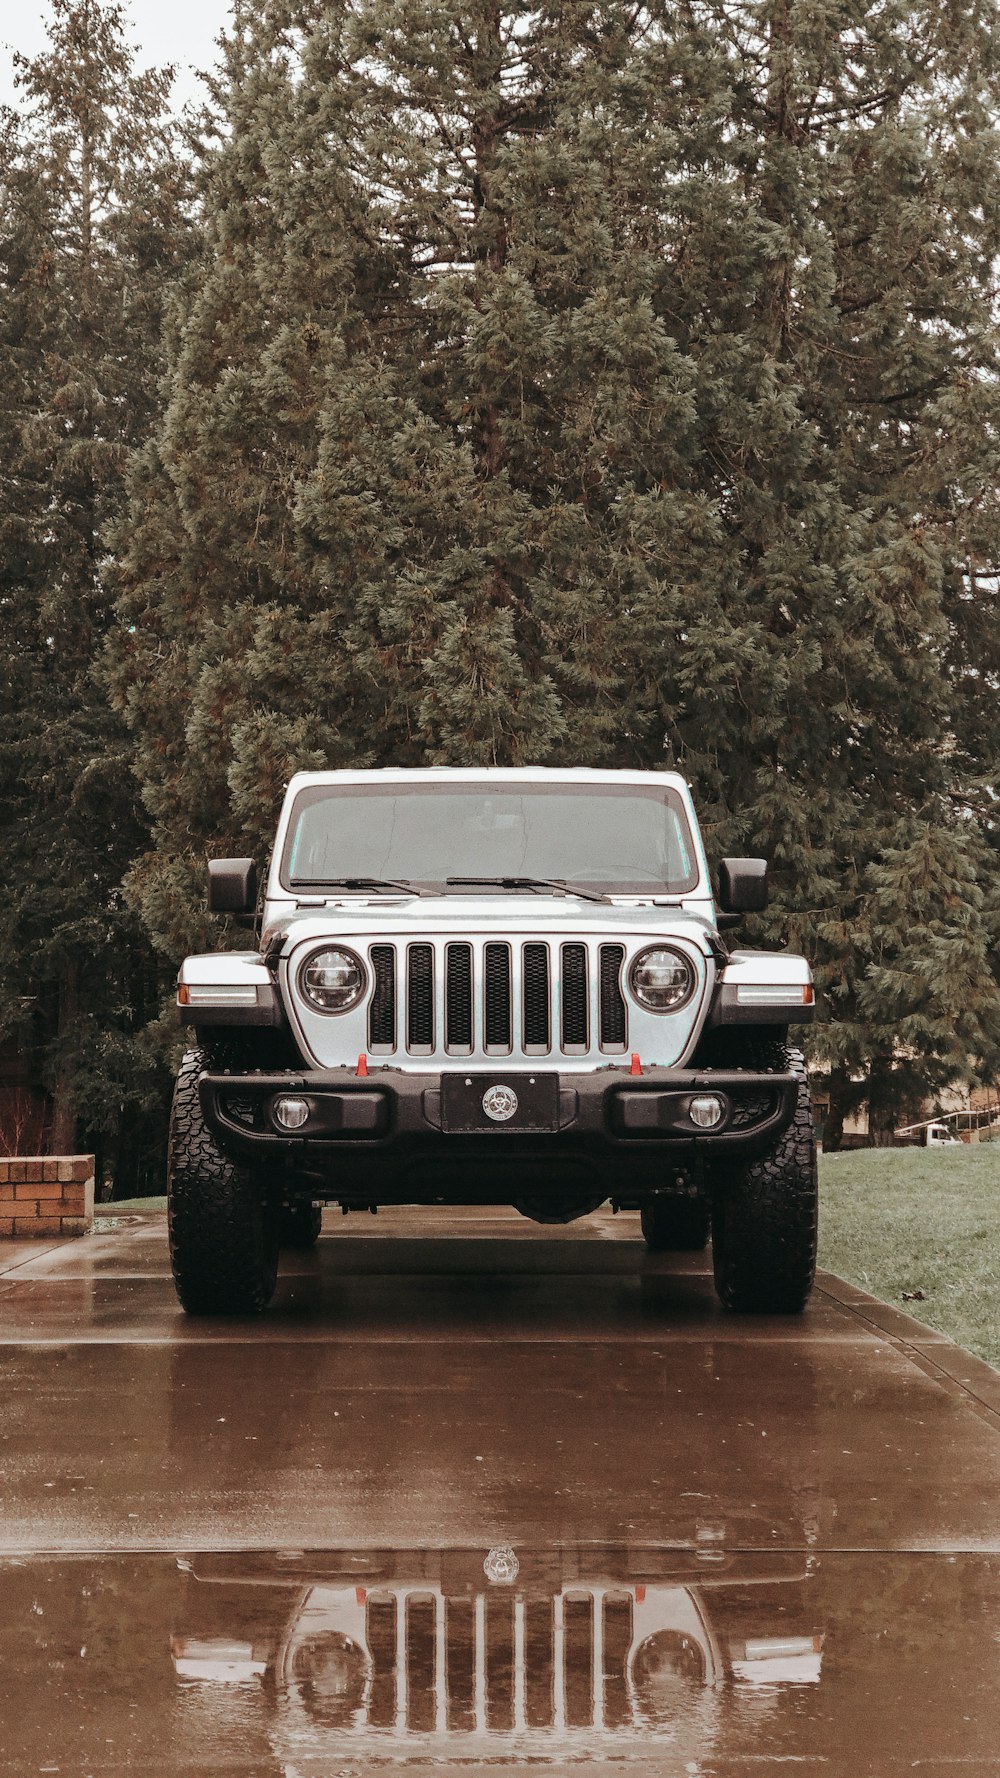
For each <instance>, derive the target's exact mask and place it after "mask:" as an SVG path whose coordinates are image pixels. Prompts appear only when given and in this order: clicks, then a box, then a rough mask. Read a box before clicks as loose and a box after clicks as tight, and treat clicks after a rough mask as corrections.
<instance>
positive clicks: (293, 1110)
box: [271, 1099, 309, 1130]
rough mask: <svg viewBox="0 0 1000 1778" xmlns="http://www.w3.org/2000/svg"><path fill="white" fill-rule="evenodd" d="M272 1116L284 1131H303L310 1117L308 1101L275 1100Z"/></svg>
mask: <svg viewBox="0 0 1000 1778" xmlns="http://www.w3.org/2000/svg"><path fill="white" fill-rule="evenodd" d="M271 1116H272V1117H273V1118H274V1121H275V1123H276V1124H280V1125H281V1127H282V1129H283V1130H301V1128H302V1125H303V1124H304V1123H305V1121H306V1119H307V1117H308V1116H309V1101H308V1099H275V1101H274V1104H273V1106H272V1107H271Z"/></svg>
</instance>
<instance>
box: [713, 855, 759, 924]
mask: <svg viewBox="0 0 1000 1778" xmlns="http://www.w3.org/2000/svg"><path fill="white" fill-rule="evenodd" d="M719 906H720V908H721V909H722V911H723V913H726V914H759V913H760V912H761V910H762V909H763V908H766V906H767V859H766V858H723V860H722V862H721V863H720V865H719Z"/></svg>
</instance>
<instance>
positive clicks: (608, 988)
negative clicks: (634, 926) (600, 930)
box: [600, 945, 627, 1050]
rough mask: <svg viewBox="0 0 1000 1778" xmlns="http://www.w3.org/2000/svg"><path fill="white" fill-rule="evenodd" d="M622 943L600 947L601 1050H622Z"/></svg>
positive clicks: (623, 1038) (623, 1046) (624, 1025)
mask: <svg viewBox="0 0 1000 1778" xmlns="http://www.w3.org/2000/svg"><path fill="white" fill-rule="evenodd" d="M624 959H625V946H624V945H602V946H601V949H600V983H601V985H600V1008H601V1048H602V1050H624V1048H625V1036H626V1031H627V1024H626V1016H625V997H624V995H623V994H622V990H621V972H622V963H623V962H624Z"/></svg>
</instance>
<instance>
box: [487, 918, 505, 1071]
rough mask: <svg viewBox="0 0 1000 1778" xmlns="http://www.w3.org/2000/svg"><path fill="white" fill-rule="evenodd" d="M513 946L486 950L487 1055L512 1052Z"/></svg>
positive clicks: (495, 946) (494, 946)
mask: <svg viewBox="0 0 1000 1778" xmlns="http://www.w3.org/2000/svg"><path fill="white" fill-rule="evenodd" d="M510 1013H511V998H510V946H509V945H487V946H486V947H485V949H484V952H483V1044H484V1047H485V1049H486V1051H487V1054H488V1055H498V1054H500V1055H509V1054H510V1045H511V1018H510Z"/></svg>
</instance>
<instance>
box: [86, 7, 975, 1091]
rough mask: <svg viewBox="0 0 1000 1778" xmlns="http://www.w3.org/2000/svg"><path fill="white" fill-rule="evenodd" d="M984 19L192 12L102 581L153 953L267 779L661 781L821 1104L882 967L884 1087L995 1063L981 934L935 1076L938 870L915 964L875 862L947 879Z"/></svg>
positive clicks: (248, 834)
mask: <svg viewBox="0 0 1000 1778" xmlns="http://www.w3.org/2000/svg"><path fill="white" fill-rule="evenodd" d="M997 26H998V20H997V14H996V9H995V7H993V6H992V5H986V4H979V3H978V0H972V3H971V4H970V5H969V6H968V7H966V8H964V9H960V10H955V9H954V8H947V7H944V6H942V5H940V4H938V3H937V0H928V3H927V4H923V3H921V4H918V5H916V6H914V5H907V6H903V5H902V3H901V0H889V3H888V4H887V5H886V6H884V7H880V8H878V9H875V10H872V9H860V8H857V7H855V6H851V5H848V4H846V3H845V0H839V3H837V4H834V3H833V0H820V3H819V4H815V5H811V6H809V7H808V8H807V7H804V6H802V5H801V4H798V3H796V0H760V3H759V4H753V5H747V6H730V5H727V4H719V3H713V0H693V3H691V4H688V5H686V6H684V7H680V8H678V7H669V8H668V7H666V6H661V5H653V6H651V7H648V8H644V9H641V10H637V9H635V8H633V7H629V6H624V5H616V4H598V5H584V4H579V5H576V4H574V5H569V6H567V5H561V6H559V7H557V8H551V9H542V10H540V11H539V10H537V9H535V10H532V9H527V8H525V9H520V8H506V9H505V8H502V7H500V6H498V5H494V4H491V3H487V0H478V3H473V4H468V3H465V0H441V3H440V4H435V5H434V6H429V5H424V6H421V5H413V4H412V3H409V0H407V4H403V0H356V3H355V4H353V5H351V4H347V0H336V3H333V0H331V3H329V4H327V3H324V0H307V3H305V4H287V3H286V0H281V3H279V0H267V3H265V4H264V5H263V6H260V7H258V8H257V9H256V10H255V11H254V13H253V14H251V13H250V12H249V10H248V9H244V8H242V7H241V8H239V9H238V11H237V18H236V26H235V29H234V33H233V35H232V38H231V40H230V42H229V45H228V49H227V57H226V62H225V66H224V69H223V73H222V77H221V80H220V85H219V87H218V92H217V101H218V104H219V106H220V108H221V112H222V119H221V122H220V125H219V129H220V135H219V138H218V140H217V141H216V142H214V143H213V144H210V145H209V149H208V152H207V154H206V157H205V161H204V171H203V203H204V219H205V240H204V249H203V253H202V257H201V259H200V261H199V264H198V267H197V271H196V273H195V274H194V275H193V276H192V278H191V280H190V283H189V284H188V286H187V287H186V289H185V292H184V296H183V300H181V301H180V302H179V304H178V308H177V312H176V315H175V321H174V333H173V346H172V351H171V371H170V390H171V399H170V404H169V408H168V411H167V415H166V418H165V420H164V422H163V424H162V425H161V426H160V427H159V428H158V430H157V433H156V436H155V438H154V440H153V442H152V444H151V446H150V448H149V450H148V451H147V453H146V454H145V456H144V457H143V459H142V461H141V463H140V465H139V467H138V470H137V472H136V477H135V484H134V496H133V527H132V535H131V538H130V541H129V546H128V550H127V552H126V554H125V558H124V560H123V564H122V569H123V576H124V584H125V593H124V597H123V602H122V607H121V610H122V614H123V619H124V627H123V630H122V633H121V637H120V639H119V641H118V643H117V649H118V666H117V667H116V669H115V671H116V680H117V685H118V695H119V697H120V699H121V700H122V702H123V704H126V705H130V706H131V709H132V717H131V720H132V721H133V723H134V727H135V733H136V737H137V744H138V746H139V749H140V754H141V771H142V774H143V779H144V783H145V785H146V796H147V799H148V801H149V802H150V806H151V807H152V809H153V813H154V817H155V822H156V842H157V855H156V856H154V857H150V859H149V860H148V861H147V863H146V864H145V865H144V866H143V868H142V871H141V872H139V873H136V874H135V875H134V877H133V893H134V894H135V895H136V897H137V898H138V902H139V904H140V905H141V906H142V908H143V910H144V912H145V915H146V918H147V920H148V921H149V922H150V924H151V926H152V928H153V930H154V931H156V932H157V934H158V935H159V937H160V940H161V942H162V943H164V944H166V945H168V946H170V947H171V948H173V949H180V948H182V947H183V945H184V943H185V942H190V941H191V940H192V939H193V938H195V937H196V936H197V935H198V925H199V922H198V919H197V916H196V915H195V914H194V912H193V909H194V905H195V901H196V898H197V893H198V885H199V883H200V877H201V870H202V868H203V866H202V855H203V853H204V851H205V850H206V849H207V848H208V847H211V846H214V845H217V846H219V848H220V849H223V850H226V849H228V848H229V847H230V846H233V847H237V846H242V845H251V846H254V847H255V848H259V847H260V846H261V845H262V844H264V843H266V836H267V833H268V831H269V830H270V829H271V826H272V823H273V818H274V812H275V808H276V805H277V801H278V797H279V793H280V787H281V784H282V782H283V780H284V779H285V778H286V777H287V776H288V774H289V772H290V771H292V770H294V769H295V768H297V767H300V766H310V765H320V764H330V765H338V764H345V763H353V764H368V763H381V762H386V763H388V762H393V763H399V764H407V763H417V762H421V761H442V762H445V763H454V764H468V763H480V764H491V763H515V764H517V763H522V762H527V761H542V762H545V761H549V762H567V763H574V762H577V763H581V762H582V763H591V764H602V763H606V764H612V765H644V766H655V765H658V764H671V763H673V764H677V765H679V766H680V767H681V768H682V769H683V770H685V771H686V772H687V773H688V775H689V776H690V777H691V778H692V779H693V781H694V783H695V788H696V791H697V794H698V799H699V803H700V805H701V807H702V809H703V810H704V811H705V814H706V816H707V820H708V826H709V831H710V839H711V841H712V844H713V847H714V849H715V850H716V851H718V852H723V851H740V850H744V849H746V850H752V851H757V850H761V851H766V852H767V853H768V854H769V855H770V856H771V857H772V859H773V860H774V864H775V882H776V891H777V894H776V910H775V914H774V915H773V916H772V917H771V919H770V920H769V921H768V922H765V923H763V924H762V925H760V926H758V928H757V931H758V933H764V934H766V936H767V937H768V938H769V940H772V941H773V940H782V939H789V940H791V941H792V942H793V943H794V942H798V943H801V944H802V945H803V946H804V947H805V948H806V949H808V950H809V951H810V952H812V953H814V954H816V955H817V961H818V964H819V969H820V977H821V981H822V983H823V984H824V986H825V987H826V988H827V989H828V991H829V996H828V998H829V1005H830V1007H831V1009H832V1011H833V1013H834V1020H833V1022H832V1023H831V1025H830V1026H829V1027H827V1028H826V1029H825V1030H824V1032H823V1033H822V1034H821V1037H820V1040H819V1049H820V1053H821V1054H822V1055H823V1056H825V1057H826V1058H827V1060H829V1061H830V1062H831V1063H832V1064H834V1065H835V1066H836V1067H837V1068H839V1069H840V1071H841V1074H842V1076H843V1078H844V1079H845V1080H846V1079H847V1078H848V1077H849V1076H850V1075H852V1074H856V1073H858V1072H859V1071H861V1072H864V1071H865V1070H867V1069H868V1068H869V1067H870V1066H871V1067H873V1068H875V1069H878V1068H883V1072H884V1067H883V1064H884V1059H885V1053H884V1045H885V1029H884V1027H885V1025H886V1023H887V1022H888V1020H889V1017H890V1015H889V1013H888V1008H889V1006H890V1004H891V996H889V998H887V999H886V1000H885V1003H884V1010H886V1018H882V1017H881V1016H880V1013H879V1007H880V1006H882V1005H883V1003H882V1001H881V1000H880V999H879V993H880V992H881V991H884V993H885V994H886V995H887V996H888V993H889V985H888V981H887V978H886V977H885V976H884V975H880V974H879V970H880V968H881V967H882V965H881V963H880V961H879V960H880V959H881V958H884V957H885V956H887V955H890V954H891V955H892V956H898V957H905V959H906V967H907V968H908V969H909V970H911V971H912V972H913V973H914V975H915V977H916V978H918V979H919V980H920V981H921V982H922V983H923V984H925V986H926V992H927V994H928V995H929V996H930V1000H929V1001H928V1007H927V1016H926V1017H925V1018H922V1019H921V1020H920V1021H918V1022H917V1023H916V1024H913V1025H912V1026H910V1027H908V1030H909V1035H908V1037H907V1040H906V1041H907V1043H908V1045H911V1046H913V1047H914V1048H915V1050H916V1051H919V1053H920V1055H921V1056H923V1057H924V1058H925V1059H926V1060H927V1061H928V1063H929V1064H931V1063H933V1065H934V1066H933V1068H931V1070H930V1074H933V1072H934V1069H935V1068H936V1067H937V1064H938V1062H941V1063H943V1062H944V1061H945V1060H947V1061H948V1065H949V1066H951V1065H952V1063H953V1061H954V1057H955V1056H956V1055H957V1053H958V1050H964V1053H966V1054H967V1055H973V1056H977V1057H980V1059H981V1061H982V1065H983V1066H984V1067H985V1066H989V1065H992V1064H991V1063H990V1062H989V1060H988V1057H987V1054H986V1051H987V1049H988V1048H989V1044H988V1043H987V1038H988V1037H989V1033H990V1030H991V1029H992V1027H991V1023H990V1019H989V1018H988V1017H987V1012H988V1007H987V1005H986V1002H987V1001H989V999H990V996H991V995H992V993H993V989H992V988H991V986H990V984H991V982H992V980H993V977H994V973H995V961H994V959H995V951H994V933H993V923H992V921H991V917H987V914H985V913H984V915H983V916H982V917H981V918H979V917H977V918H976V919H975V920H973V921H972V923H971V925H970V928H969V931H968V933H967V934H966V942H967V943H968V944H970V945H972V947H973V950H974V952H975V955H974V956H972V955H971V954H970V956H969V957H968V958H967V959H966V963H965V964H964V965H963V968H964V969H965V970H966V974H965V977H964V979H966V981H967V982H968V983H970V984H971V983H975V985H976V986H975V993H976V996H977V1000H976V1005H975V1007H974V1008H969V1009H968V1018H967V1019H966V1018H964V1015H963V1018H961V1019H959V1022H958V1024H957V1025H956V1026H955V1028H954V1032H953V1034H952V1036H950V1037H949V1040H948V1044H947V1045H944V1047H943V1039H942V1031H943V1030H944V1027H945V1025H947V1023H948V1018H949V1016H950V1015H949V1011H948V1009H949V1008H950V1007H951V1006H952V1005H953V997H952V993H951V984H950V981H949V979H948V974H947V970H948V967H950V966H949V965H946V964H945V962H944V958H945V955H946V950H947V947H945V949H944V950H942V948H941V946H940V945H938V944H937V943H936V942H935V944H933V945H931V944H930V937H931V936H933V935H934V933H935V931H936V929H937V926H939V925H940V923H941V920H943V921H944V927H945V928H947V927H948V917H946V916H945V915H944V914H942V913H941V912H940V910H939V911H938V913H935V909H934V905H933V897H934V896H935V895H937V894H939V893H943V888H942V883H941V882H940V881H938V880H937V879H936V878H935V877H934V875H933V873H932V874H931V876H930V877H929V878H927V891H926V897H925V902H926V905H925V907H924V916H923V917H922V921H921V925H920V930H921V931H922V932H924V933H925V934H927V935H928V938H927V944H928V947H929V948H927V949H926V951H924V950H920V949H919V948H918V949H914V945H913V943H912V942H911V937H910V935H909V934H908V927H907V922H906V919H905V917H904V914H903V912H902V910H901V908H900V907H899V906H897V908H896V919H897V922H898V924H897V928H896V930H895V932H894V935H893V936H892V938H891V940H890V938H889V937H888V936H887V932H886V929H885V920H886V914H885V909H886V907H887V906H888V905H889V903H888V902H887V901H886V884H887V882H888V880H889V878H890V877H891V875H892V872H893V870H894V869H895V868H896V861H898V859H899V858H900V857H903V856H906V855H909V854H910V853H911V851H912V848H913V846H914V845H918V847H919V844H921V843H922V844H926V845H930V846H932V847H935V846H944V847H945V848H946V849H947V846H948V844H949V843H951V842H953V843H954V847H955V869H956V871H957V872H958V873H959V874H960V875H961V877H962V880H963V881H964V882H966V883H967V886H968V894H969V898H970V908H971V907H973V906H974V905H976V904H977V898H978V897H979V895H980V894H981V893H982V892H983V886H984V882H985V875H984V873H985V872H986V871H987V869H988V864H989V860H990V857H991V853H990V850H989V848H990V846H991V845H992V829H991V827H990V825H989V823H990V819H991V817H990V814H989V805H988V797H987V796H986V794H985V793H984V789H983V787H984V785H989V784H991V783H993V782H995V776H996V764H997V753H998V747H997V739H998V729H997V717H996V708H995V687H996V682H997V672H998V666H1000V663H998V659H997V648H998V641H997V637H998V627H997V623H996V616H997V612H996V602H997V583H996V580H995V578H994V574H993V570H994V568H995V564H996V561H997V556H998V535H997V497H996V487H997V483H998V478H997V468H998V461H997V456H998V452H997V412H996V393H995V391H996V387H997V380H996V372H997V362H996V359H997V331H996V325H995V319H994V314H993V290H992V265H993V263H994V258H995V254H996V250H997V246H998V238H997V235H998V228H1000V221H998V219H1000V190H998V180H1000V155H998V152H997V149H998V141H997V129H996V125H995V122H994V119H995V118H996V116H997V114H998V110H1000V106H998V99H1000V94H998V44H1000V36H998V28H997ZM147 614H148V615H147ZM128 626H131V627H128ZM153 661H155V662H156V670H157V694H156V697H155V698H154V699H153V700H149V699H148V697H147V694H146V691H145V686H146V684H147V681H148V679H149V677H150V663H151V662H153ZM957 811H964V813H962V814H961V816H960V817H959V815H958V813H957ZM963 823H965V824H969V825H963ZM967 839H968V844H966V840H967ZM880 873H881V874H880ZM886 873H888V875H887V874H886ZM949 929H950V928H949ZM751 931H752V929H751ZM952 956H953V957H954V953H953V954H952ZM942 971H943V972H944V973H943V974H942ZM880 983H881V990H880V988H879V984H880ZM984 997H985V998H984ZM893 1004H894V1003H893ZM989 1042H990V1043H992V1038H991V1037H990V1038H989ZM925 1072H926V1071H925ZM930 1074H926V1079H930Z"/></svg>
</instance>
